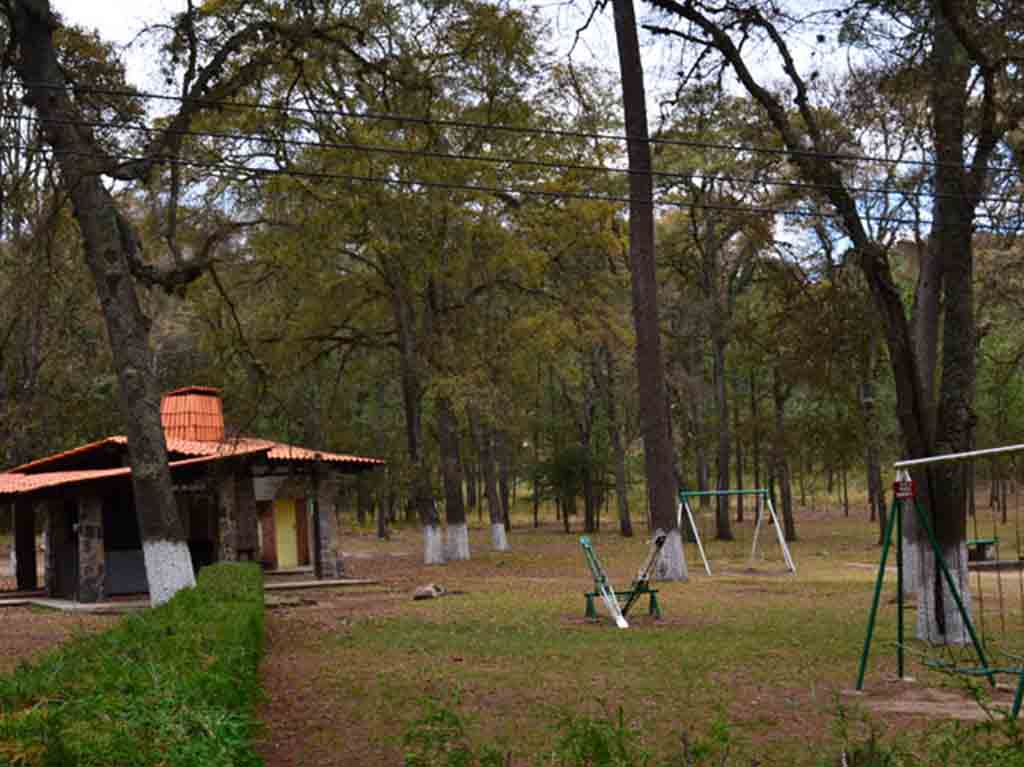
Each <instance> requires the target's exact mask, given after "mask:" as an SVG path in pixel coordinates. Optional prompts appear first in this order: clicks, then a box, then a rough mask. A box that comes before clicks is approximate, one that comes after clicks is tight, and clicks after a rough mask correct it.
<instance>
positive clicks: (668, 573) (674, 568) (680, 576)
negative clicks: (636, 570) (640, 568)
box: [654, 527, 690, 581]
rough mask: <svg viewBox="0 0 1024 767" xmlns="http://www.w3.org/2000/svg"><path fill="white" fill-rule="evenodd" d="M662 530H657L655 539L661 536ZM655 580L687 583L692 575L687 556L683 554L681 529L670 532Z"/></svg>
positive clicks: (657, 567) (663, 548) (655, 571)
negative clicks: (687, 563) (687, 564)
mask: <svg viewBox="0 0 1024 767" xmlns="http://www.w3.org/2000/svg"><path fill="white" fill-rule="evenodd" d="M662 532H663V531H662V530H655V531H654V537H655V538H656V537H658V536H659V535H661V533H662ZM654 578H655V580H659V581H687V580H689V579H690V573H689V571H688V570H687V568H686V554H685V553H684V552H683V537H682V536H681V535H680V534H679V528H678V527H677V528H675V529H674V530H669V531H668V536H667V537H666V538H665V545H664V546H663V547H662V549H661V557H659V558H658V564H657V565H656V566H655V568H654Z"/></svg>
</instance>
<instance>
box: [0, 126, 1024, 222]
mask: <svg viewBox="0 0 1024 767" xmlns="http://www.w3.org/2000/svg"><path fill="white" fill-rule="evenodd" d="M5 118H6V119H19V120H27V121H29V122H34V123H41V122H42V120H41V118H39V117H35V116H31V117H29V116H24V115H17V114H11V113H0V119H5ZM50 122H51V123H54V124H57V125H81V126H84V127H88V128H105V129H106V128H109V129H114V130H127V131H134V132H138V133H145V134H147V135H155V134H161V133H165V132H167V133H170V134H172V135H177V136H184V137H189V138H200V139H203V138H207V139H219V140H225V141H250V142H257V143H260V142H262V143H266V144H272V145H276V146H294V147H303V148H309V149H332V150H336V151H349V152H366V153H371V154H387V155H393V156H396V157H413V158H430V159H437V160H457V161H465V162H480V163H487V164H490V165H511V166H521V167H529V168H540V169H545V170H557V171H563V170H571V171H581V172H587V173H617V174H624V175H633V174H636V173H638V172H639V171H634V170H632V169H630V168H619V167H614V166H612V167H608V166H603V165H592V164H586V163H577V162H572V161H565V160H532V159H529V158H521V157H508V156H503V155H485V154H471V153H466V152H442V151H438V150H432V149H410V148H406V147H389V146H381V145H376V144H356V143H351V142H338V141H324V140H319V139H318V140H312V139H301V138H286V137H281V136H266V135H249V134H240V133H229V132H224V131H212V130H194V129H161V128H153V127H150V126H146V125H131V124H125V125H118V126H112V125H110V124H109V123H106V122H102V121H99V120H59V119H51V120H50ZM650 175H651V176H652V177H653V178H656V179H663V180H665V181H683V180H686V179H690V178H694V177H699V178H702V179H709V180H711V181H722V182H727V183H733V184H744V185H747V186H773V187H781V188H785V189H804V190H810V191H828V190H835V189H839V187H832V186H821V185H819V184H813V183H809V182H807V181H798V180H793V179H780V178H773V177H765V178H756V177H752V176H742V175H734V174H723V173H710V172H704V171H702V170H700V169H697V168H693V169H690V170H689V171H688V172H679V171H651V172H650ZM843 189H845V190H846V191H847V192H850V193H851V194H877V195H892V196H896V197H903V198H910V197H916V198H924V199H943V198H952V197H953V195H943V194H937V193H934V192H928V191H921V190H905V189H896V188H891V187H870V186H848V187H843ZM980 202H988V203H995V204H1005V205H1019V204H1021V203H1022V202H1024V199H1022V198H1021V197H999V196H993V197H982V198H981V199H980Z"/></svg>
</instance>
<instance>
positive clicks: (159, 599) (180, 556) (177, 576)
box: [142, 541, 196, 607]
mask: <svg viewBox="0 0 1024 767" xmlns="http://www.w3.org/2000/svg"><path fill="white" fill-rule="evenodd" d="M142 555H143V557H144V558H145V560H146V579H147V580H148V581H149V602H150V604H151V605H153V607H158V606H160V605H162V604H163V603H164V602H166V601H167V600H169V599H170V598H171V597H173V596H174V595H175V594H176V593H177V592H179V591H181V590H182V589H188V588H192V587H193V586H195V585H196V577H195V573H193V572H192V557H191V556H190V555H189V552H188V544H186V543H184V542H182V541H145V542H144V543H143V544H142Z"/></svg>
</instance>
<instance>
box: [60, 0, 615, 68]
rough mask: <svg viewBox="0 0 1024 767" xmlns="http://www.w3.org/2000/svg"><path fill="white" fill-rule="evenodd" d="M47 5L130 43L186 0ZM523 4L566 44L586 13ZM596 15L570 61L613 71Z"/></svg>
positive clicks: (139, 64)
mask: <svg viewBox="0 0 1024 767" xmlns="http://www.w3.org/2000/svg"><path fill="white" fill-rule="evenodd" d="M50 5H51V7H52V8H54V9H55V10H57V11H58V12H59V13H60V14H61V15H62V16H63V17H64V19H65V20H66V21H69V22H71V23H74V24H77V25H79V26H82V27H85V28H87V29H95V30H98V31H99V33H100V37H101V38H102V39H104V40H107V41H109V42H113V43H117V44H118V45H125V46H126V45H128V44H129V43H131V42H132V41H133V39H134V38H135V36H136V35H137V34H138V33H139V31H140V30H142V29H143V27H144V26H145V25H146V24H147V23H152V22H154V21H160V20H166V19H168V18H169V17H170V16H171V14H173V13H175V12H179V11H182V10H184V9H185V0H130V2H129V1H128V0H51V2H50ZM523 5H525V6H528V7H533V8H537V9H539V10H540V11H541V12H542V13H543V14H544V15H545V16H546V17H547V18H548V20H549V24H550V25H551V31H552V32H553V33H554V34H555V35H556V39H557V40H558V41H565V48H566V50H567V49H568V45H569V44H570V43H571V41H572V39H573V38H574V37H575V31H576V29H577V28H578V27H579V26H580V25H581V24H582V23H583V22H584V20H585V18H586V17H585V15H584V14H583V12H582V10H581V8H582V7H584V6H585V5H586V4H585V3H580V4H579V6H580V7H579V8H577V7H576V6H575V5H574V4H572V3H566V2H563V1H562V0H524V2H523ZM602 16H603V18H598V19H595V20H594V22H593V24H592V28H591V29H590V30H589V32H588V34H586V35H585V36H584V39H583V40H582V41H581V43H580V45H579V46H577V49H576V52H575V54H574V59H576V60H578V61H590V62H593V61H597V62H599V63H600V64H601V65H602V66H607V67H609V68H613V69H614V70H615V71H617V67H618V60H617V58H616V53H615V37H614V34H615V32H614V28H613V27H612V22H611V14H610V13H608V12H606V13H604V14H602ZM125 61H126V65H127V67H128V79H129V81H130V82H132V83H133V84H135V85H136V86H139V87H152V86H153V84H154V82H156V80H155V79H154V78H155V76H156V75H155V70H154V68H153V67H152V57H149V56H147V54H146V52H145V50H143V49H142V48H141V47H140V46H137V45H136V46H133V47H132V48H131V49H130V50H129V51H128V53H127V55H126V57H125Z"/></svg>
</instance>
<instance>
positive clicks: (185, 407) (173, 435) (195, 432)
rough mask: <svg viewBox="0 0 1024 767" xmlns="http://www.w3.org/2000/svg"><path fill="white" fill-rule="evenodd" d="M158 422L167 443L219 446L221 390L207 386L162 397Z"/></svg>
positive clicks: (221, 430)
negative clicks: (160, 424) (181, 441)
mask: <svg viewBox="0 0 1024 767" xmlns="http://www.w3.org/2000/svg"><path fill="white" fill-rule="evenodd" d="M160 420H161V422H162V423H163V425H164V433H165V434H166V435H167V439H168V440H171V439H186V440H193V441H196V442H221V441H223V439H224V410H223V408H222V406H221V400H220V390H219V389H214V388H212V387H209V386H188V387H186V388H184V389H176V390H175V391H172V392H168V393H167V394H165V395H164V397H163V400H161V402H160Z"/></svg>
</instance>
